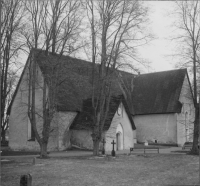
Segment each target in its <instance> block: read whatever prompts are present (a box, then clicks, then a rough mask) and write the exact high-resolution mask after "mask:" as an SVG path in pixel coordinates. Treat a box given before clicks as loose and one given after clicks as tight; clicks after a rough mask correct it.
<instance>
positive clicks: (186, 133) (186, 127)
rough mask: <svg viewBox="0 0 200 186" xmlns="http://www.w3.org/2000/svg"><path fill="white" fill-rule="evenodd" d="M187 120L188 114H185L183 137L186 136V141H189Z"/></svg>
mask: <svg viewBox="0 0 200 186" xmlns="http://www.w3.org/2000/svg"><path fill="white" fill-rule="evenodd" d="M189 135H190V131H189V119H188V112H186V113H185V136H186V141H189Z"/></svg>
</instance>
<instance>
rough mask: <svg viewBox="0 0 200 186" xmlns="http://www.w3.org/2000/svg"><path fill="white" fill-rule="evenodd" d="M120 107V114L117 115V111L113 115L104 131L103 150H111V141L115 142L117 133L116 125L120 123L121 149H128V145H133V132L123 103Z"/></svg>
mask: <svg viewBox="0 0 200 186" xmlns="http://www.w3.org/2000/svg"><path fill="white" fill-rule="evenodd" d="M120 107H121V114H120V115H119V114H118V113H117V112H116V113H115V115H114V118H113V120H112V123H111V125H110V128H109V129H108V131H106V133H105V139H106V145H105V150H106V151H111V150H112V144H111V142H112V141H113V140H114V141H115V143H116V134H117V131H118V130H117V127H119V126H118V125H121V127H122V129H123V132H122V133H123V145H122V146H123V149H130V147H133V146H134V143H133V141H134V133H133V129H132V126H131V123H130V121H129V118H128V115H127V113H126V111H125V109H124V106H123V104H120ZM115 150H116V145H115Z"/></svg>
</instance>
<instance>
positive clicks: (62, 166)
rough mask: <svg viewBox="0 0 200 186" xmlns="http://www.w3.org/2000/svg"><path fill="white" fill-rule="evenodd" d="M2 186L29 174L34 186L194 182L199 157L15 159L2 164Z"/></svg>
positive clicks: (136, 185)
mask: <svg viewBox="0 0 200 186" xmlns="http://www.w3.org/2000/svg"><path fill="white" fill-rule="evenodd" d="M1 165H2V167H1V171H2V172H1V182H2V183H1V185H2V186H18V185H19V179H20V175H22V174H27V173H30V174H31V175H32V178H33V182H32V186H129V185H130V186H132V185H133V186H146V185H153V186H154V185H195V184H197V183H198V179H199V178H198V175H199V159H198V156H190V155H185V154H183V155H182V154H166V155H164V154H148V155H130V156H127V155H126V156H125V155H121V156H118V157H116V158H115V159H113V158H112V157H109V158H94V157H91V156H88V157H73V158H72V157H71V158H66V157H62V158H50V159H45V160H41V159H36V164H35V165H33V164H32V159H31V158H15V159H14V158H13V160H12V161H9V162H2V163H1Z"/></svg>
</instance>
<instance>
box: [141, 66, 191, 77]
mask: <svg viewBox="0 0 200 186" xmlns="http://www.w3.org/2000/svg"><path fill="white" fill-rule="evenodd" d="M173 71H186V72H187V68H180V69H173V70H164V71H158V72H150V73H144V74H140V75H139V76H142V75H149V74H158V73H165V72H173Z"/></svg>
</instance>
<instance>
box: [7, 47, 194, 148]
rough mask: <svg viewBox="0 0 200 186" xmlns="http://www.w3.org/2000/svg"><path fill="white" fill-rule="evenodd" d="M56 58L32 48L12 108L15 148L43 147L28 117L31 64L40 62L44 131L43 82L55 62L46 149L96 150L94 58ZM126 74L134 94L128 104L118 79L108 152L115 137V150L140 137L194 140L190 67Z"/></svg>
mask: <svg viewBox="0 0 200 186" xmlns="http://www.w3.org/2000/svg"><path fill="white" fill-rule="evenodd" d="M47 58H48V59H47ZM56 60H58V58H57V57H55V56H53V55H52V54H50V53H49V54H48V56H46V55H44V51H42V50H33V51H32V52H31V53H30V55H29V58H28V60H27V62H26V65H25V67H24V70H23V72H22V75H21V77H20V79H19V83H18V85H17V87H16V90H15V93H14V96H13V99H12V102H11V104H10V106H9V109H8V114H9V135H10V136H9V146H10V148H11V149H17V150H22V149H24V150H27V149H28V150H36V149H39V145H38V143H37V141H36V139H35V138H34V133H33V130H32V127H31V123H30V118H29V116H28V111H29V109H30V108H29V107H30V103H29V102H30V101H29V100H30V86H29V83H30V79H31V78H30V72H31V68H32V65H33V63H35V64H36V74H37V78H36V88H35V90H36V110H37V113H38V114H37V117H36V118H37V128H38V129H39V134H41V132H42V130H41V128H42V127H41V126H42V119H41V115H42V108H43V107H42V98H43V88H42V87H43V82H44V80H45V78H47V77H51V69H52V66H49V64H51V63H52V64H55V66H54V67H55V68H56V69H59V71H58V72H57V73H56V74H57V76H58V77H59V78H60V79H59V81H60V85H59V87H58V93H57V96H56V100H57V106H56V112H55V114H54V118H53V120H52V123H51V133H50V138H49V143H48V149H49V150H66V149H68V148H70V147H71V146H72V145H76V146H79V147H80V148H85V149H92V147H93V142H92V137H91V134H92V129H93V126H92V119H91V118H92V112H91V69H92V63H91V62H87V61H84V60H80V59H76V58H72V57H69V56H59V63H56ZM96 68H98V67H96ZM123 75H125V76H126V78H127V77H128V78H129V79H133V81H129V83H133V87H134V88H133V92H132V95H131V96H132V100H133V101H132V103H129V102H128V101H127V100H126V99H125V96H124V95H123V94H122V91H121V90H120V87H119V85H118V83H116V78H114V80H113V85H114V86H113V87H114V88H113V94H112V98H111V102H110V106H109V112H108V117H107V118H106V122H105V126H104V129H103V131H104V132H103V139H104V140H105V141H106V143H105V150H106V151H111V150H112V144H111V142H112V141H113V140H114V141H115V142H116V146H115V148H116V150H124V149H129V148H130V147H134V143H137V142H141V143H143V142H145V141H148V142H149V143H164V144H176V145H180V146H182V145H183V144H184V142H186V141H191V140H192V135H191V134H192V130H193V121H194V104H193V97H192V90H191V85H190V82H189V77H188V74H187V70H186V69H178V70H172V71H165V72H156V73H150V74H141V75H139V76H135V75H133V74H130V73H126V72H122V76H123ZM48 88H49V87H47V92H48ZM130 104H132V108H133V109H132V111H130V109H129V105H130ZM100 148H102V144H101V145H100Z"/></svg>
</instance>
